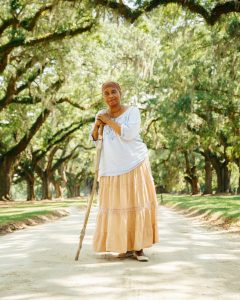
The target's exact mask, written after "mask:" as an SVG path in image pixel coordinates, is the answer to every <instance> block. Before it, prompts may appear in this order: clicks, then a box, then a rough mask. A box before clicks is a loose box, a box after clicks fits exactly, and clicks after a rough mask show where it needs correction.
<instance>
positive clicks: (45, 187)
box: [42, 172, 52, 200]
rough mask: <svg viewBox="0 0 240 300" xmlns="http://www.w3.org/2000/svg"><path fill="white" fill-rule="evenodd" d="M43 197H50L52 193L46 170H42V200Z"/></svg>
mask: <svg viewBox="0 0 240 300" xmlns="http://www.w3.org/2000/svg"><path fill="white" fill-rule="evenodd" d="M43 199H49V200H51V199H52V193H51V190H50V178H49V174H48V173H47V172H43V175H42V200H43Z"/></svg>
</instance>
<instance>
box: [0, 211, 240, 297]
mask: <svg viewBox="0 0 240 300" xmlns="http://www.w3.org/2000/svg"><path fill="white" fill-rule="evenodd" d="M69 210H70V215H69V216H67V217H65V218H62V219H59V220H57V221H53V222H48V223H45V224H41V225H37V226H34V227H28V228H26V229H24V230H20V231H16V232H14V233H11V234H7V235H4V236H0V266H1V268H0V278H1V280H0V299H1V300H39V299H40V300H47V299H56V300H75V299H76V300H79V299H94V300H95V299H96V300H105V299H111V300H113V299H129V300H130V299H131V300H132V299H158V300H164V299H174V300H179V299H183V300H188V299H191V300H192V299H194V300H197V299H214V300H216V299H224V300H228V299H232V300H236V299H239V298H240V283H239V278H240V235H239V234H237V233H229V232H226V231H222V230H219V229H216V228H210V227H209V226H207V225H205V224H204V223H203V222H202V221H199V219H198V218H197V217H192V218H191V217H186V216H184V215H182V214H180V213H178V212H176V211H174V210H171V209H169V208H166V207H164V206H159V207H158V227H159V237H160V242H159V243H158V244H156V245H154V246H153V247H151V248H148V249H145V253H146V254H147V255H148V256H149V258H150V260H149V262H138V261H136V260H135V259H133V258H128V259H124V260H120V259H118V258H116V255H114V253H112V254H111V253H108V254H96V253H94V252H93V251H92V247H91V243H92V235H93V230H94V227H95V219H96V213H97V208H96V207H94V208H93V209H92V212H91V215H90V219H89V223H88V227H87V231H86V235H85V239H84V244H83V248H82V251H81V253H80V257H79V260H78V261H75V260H74V257H75V254H76V250H77V246H78V242H79V233H80V230H81V227H82V223H83V218H84V214H85V211H83V210H79V209H77V208H75V207H71V208H69Z"/></svg>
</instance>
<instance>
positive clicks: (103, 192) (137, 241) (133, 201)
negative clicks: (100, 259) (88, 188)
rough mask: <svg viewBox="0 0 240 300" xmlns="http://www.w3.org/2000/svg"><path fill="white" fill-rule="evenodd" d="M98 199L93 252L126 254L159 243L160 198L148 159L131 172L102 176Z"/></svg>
mask: <svg viewBox="0 0 240 300" xmlns="http://www.w3.org/2000/svg"><path fill="white" fill-rule="evenodd" d="M98 200H99V210H98V214H97V221H96V228H95V232H94V237H93V249H94V251H96V252H108V251H110V252H118V253H123V252H126V251H130V250H140V249H143V248H147V247H151V246H152V244H154V243H157V242H158V229H157V197H156V191H155V186H154V181H153V177H152V172H151V167H150V163H149V159H148V157H147V158H146V159H145V160H144V161H143V162H141V163H140V164H139V165H138V166H137V167H136V168H135V169H133V170H132V171H130V172H128V173H125V174H122V175H118V176H101V177H100V180H99V192H98Z"/></svg>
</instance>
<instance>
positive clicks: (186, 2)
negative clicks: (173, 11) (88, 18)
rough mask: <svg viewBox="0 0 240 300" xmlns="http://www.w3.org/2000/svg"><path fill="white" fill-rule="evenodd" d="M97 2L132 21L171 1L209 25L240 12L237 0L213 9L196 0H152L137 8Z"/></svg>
mask: <svg viewBox="0 0 240 300" xmlns="http://www.w3.org/2000/svg"><path fill="white" fill-rule="evenodd" d="M95 3H96V4H97V5H101V6H104V7H109V8H111V9H112V10H114V11H116V12H117V13H118V14H119V15H121V16H123V17H124V18H125V19H127V20H128V21H129V22H131V23H134V22H135V21H136V19H137V18H139V17H140V16H141V15H142V14H144V13H145V12H151V11H152V10H154V9H155V8H157V7H159V6H163V5H167V4H170V3H176V4H178V5H180V6H182V7H183V8H187V9H188V10H189V11H191V12H192V13H196V14H199V15H201V16H202V17H203V18H204V19H205V21H206V22H207V24H209V25H214V24H215V23H216V22H217V21H218V19H219V18H220V17H221V16H222V15H223V14H228V13H231V12H240V5H239V4H238V3H237V2H236V1H235V0H232V1H227V2H225V3H218V4H216V6H215V7H214V8H213V9H212V10H211V11H208V10H207V9H206V8H205V7H204V6H203V5H200V4H198V3H196V1H194V0H152V1H151V2H145V3H143V5H142V6H139V7H138V9H135V10H132V9H131V8H129V7H128V6H127V5H125V4H123V3H117V2H116V1H112V0H96V1H95Z"/></svg>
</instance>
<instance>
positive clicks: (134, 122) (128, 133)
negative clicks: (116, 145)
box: [120, 107, 141, 141]
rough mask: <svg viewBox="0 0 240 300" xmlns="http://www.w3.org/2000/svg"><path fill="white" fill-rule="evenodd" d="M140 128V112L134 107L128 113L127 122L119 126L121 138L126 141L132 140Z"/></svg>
mask: <svg viewBox="0 0 240 300" xmlns="http://www.w3.org/2000/svg"><path fill="white" fill-rule="evenodd" d="M140 126H141V116H140V111H139V109H138V108H137V107H134V108H133V109H132V110H131V112H130V113H129V119H128V121H127V122H125V123H124V124H121V135H120V136H121V138H122V139H124V140H127V141H130V140H132V139H134V138H135V137H136V136H138V134H139V132H140Z"/></svg>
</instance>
